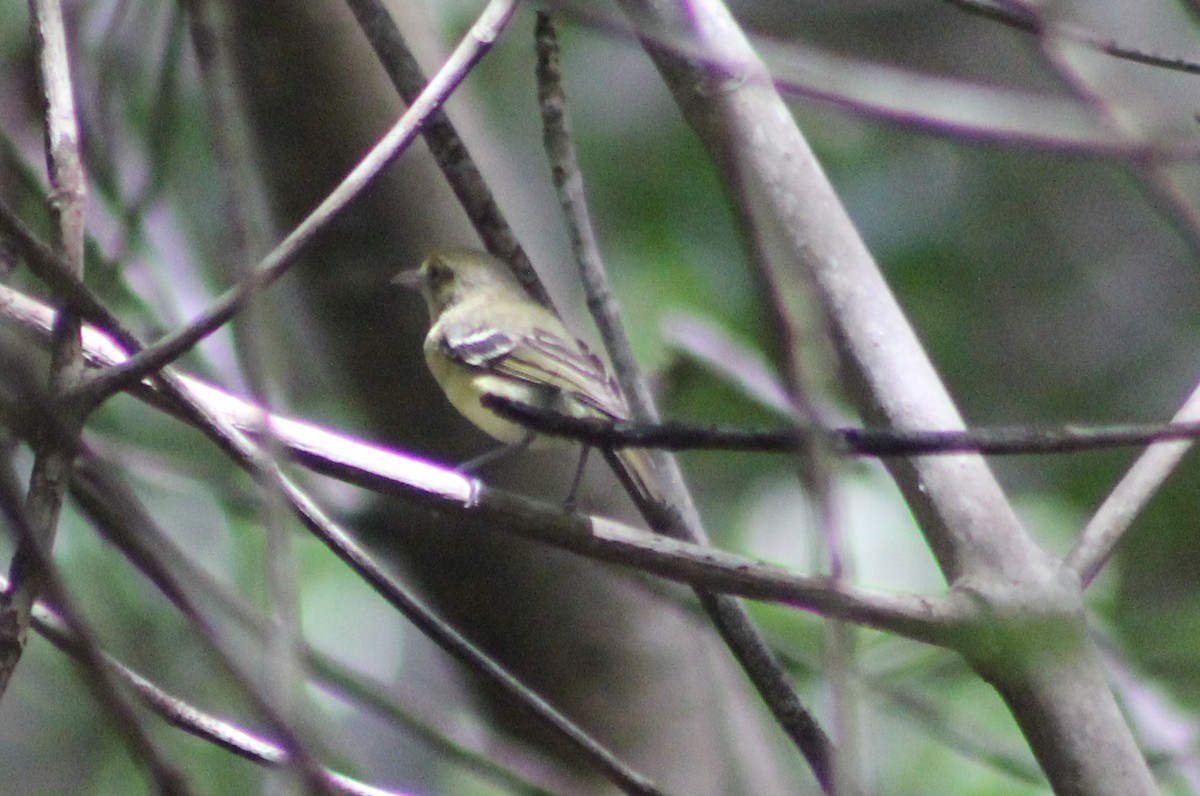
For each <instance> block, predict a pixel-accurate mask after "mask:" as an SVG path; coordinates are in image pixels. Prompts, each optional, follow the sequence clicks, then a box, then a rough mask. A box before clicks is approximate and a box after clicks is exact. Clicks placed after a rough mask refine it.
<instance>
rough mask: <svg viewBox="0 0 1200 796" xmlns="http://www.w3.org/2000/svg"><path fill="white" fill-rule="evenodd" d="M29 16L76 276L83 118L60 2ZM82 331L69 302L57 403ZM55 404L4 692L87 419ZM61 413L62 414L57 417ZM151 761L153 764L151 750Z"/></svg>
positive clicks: (36, 475) (49, 149)
mask: <svg viewBox="0 0 1200 796" xmlns="http://www.w3.org/2000/svg"><path fill="white" fill-rule="evenodd" d="M29 14H30V22H31V29H32V34H33V39H34V49H35V52H36V53H37V59H38V70H39V71H38V74H39V77H40V79H41V89H42V99H43V105H44V115H45V120H46V127H45V139H46V140H45V148H46V164H47V170H48V171H49V175H50V211H51V214H52V215H53V216H54V218H55V221H56V225H55V231H56V236H55V237H56V240H55V246H56V249H57V251H58V252H59V253H60V254H61V255H62V259H63V261H64V265H65V267H66V270H67V271H68V272H69V273H70V274H71V275H72V276H74V277H75V278H77V279H78V278H81V277H82V275H83V243H84V212H85V209H86V205H87V184H86V178H85V176H84V169H83V161H82V159H81V157H80V151H79V150H80V142H79V121H78V119H77V117H76V113H75V101H74V96H73V89H72V82H71V69H70V64H69V62H68V57H67V34H66V30H65V28H64V25H63V16H62V7H61V6H60V5H59V3H58V2H57V0H30V3H29ZM79 330H80V320H79V317H78V316H77V315H76V314H75V313H74V312H73V311H71V310H70V309H67V308H64V309H63V310H61V311H60V312H59V313H58V314H57V315H56V317H55V320H54V328H53V333H52V344H51V361H50V377H49V380H48V383H49V385H50V390H49V392H50V399H51V400H52V401H55V402H57V401H58V398H59V396H60V395H61V394H62V393H63V392H65V391H66V390H68V389H70V388H71V387H72V386H73V385H74V384H75V383H76V382H77V381H78V379H79V378H80V374H81V373H82V372H83V356H82V353H81V348H82V345H81V342H80V338H79V334H80V331H79ZM56 409H57V411H56V412H49V413H46V417H47V419H48V421H53V422H47V423H46V424H45V426H46V427H44V428H41V429H38V431H37V433H36V436H35V438H34V441H33V449H34V462H33V471H32V473H31V474H30V477H29V489H28V493H27V495H26V500H25V507H24V513H25V519H26V521H27V523H28V527H27V528H26V530H27V531H28V533H25V534H22V535H21V537H20V538H18V539H17V547H16V553H15V555H14V556H13V559H12V562H11V565H10V569H9V582H10V585H9V588H8V589H6V590H5V591H4V593H3V594H0V695H3V694H4V693H5V692H6V691H7V689H8V684H9V682H10V678H11V677H12V674H13V671H14V670H15V669H16V666H17V663H18V661H19V660H20V657H21V653H22V652H23V650H24V648H25V640H26V638H27V634H28V627H29V620H30V611H31V610H32V608H33V603H34V601H35V600H36V599H37V596H38V593H39V592H40V591H41V589H42V587H43V585H44V584H43V581H45V580H46V579H47V578H50V577H51V573H50V572H49V571H48V570H46V569H45V566H46V565H45V561H46V559H47V558H48V557H49V551H50V550H52V549H53V547H54V537H55V535H56V534H57V530H58V520H59V515H60V513H61V510H62V501H63V496H64V495H65V494H66V490H67V483H68V482H69V481H70V478H71V460H72V455H73V452H74V447H75V443H76V441H77V439H78V436H79V428H78V426H79V424H80V423H81V422H82V419H81V418H80V417H79V416H77V415H76V414H75V413H72V412H71V411H70V410H69V409H68V408H67V407H66V406H62V407H61V408H58V407H56ZM58 412H61V417H58V416H56V415H57V414H58ZM135 751H138V749H137V748H136V747H135ZM143 751H145V750H143ZM147 762H150V763H153V762H154V757H153V755H152V754H151V756H150V757H148V758H147Z"/></svg>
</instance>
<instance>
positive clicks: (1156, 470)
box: [1063, 387, 1200, 586]
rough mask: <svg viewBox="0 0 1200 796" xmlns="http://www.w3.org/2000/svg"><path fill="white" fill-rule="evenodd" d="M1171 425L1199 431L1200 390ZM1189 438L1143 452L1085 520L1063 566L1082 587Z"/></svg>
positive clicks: (1184, 450)
mask: <svg viewBox="0 0 1200 796" xmlns="http://www.w3.org/2000/svg"><path fill="white" fill-rule="evenodd" d="M1172 422H1173V423H1175V424H1178V425H1180V426H1183V427H1185V428H1186V427H1191V428H1194V429H1197V430H1200V387H1197V388H1196V389H1195V390H1193V391H1192V394H1191V395H1190V396H1188V399H1187V401H1185V402H1184V404H1183V406H1182V407H1180V409H1179V411H1178V412H1176V413H1175V417H1174V418H1173V419H1172ZM1196 436H1200V435H1196ZM1160 439H1166V438H1165V437H1163V438H1160ZM1178 439H1183V438H1182V437H1180V438H1178ZM1192 439H1195V436H1192V435H1189V436H1188V438H1187V440H1188V441H1183V442H1158V443H1157V444H1155V445H1153V446H1152V447H1151V448H1150V449H1149V450H1147V451H1146V452H1144V453H1143V454H1142V455H1141V456H1140V457H1139V458H1138V460H1137V461H1136V462H1134V464H1133V466H1132V467H1130V468H1129V470H1128V472H1126V473H1125V475H1124V476H1123V477H1122V478H1121V480H1120V482H1118V483H1117V485H1116V486H1115V487H1114V488H1113V490H1112V492H1110V493H1109V494H1108V497H1106V498H1105V499H1104V502H1103V503H1101V504H1100V508H1099V509H1097V510H1096V513H1095V514H1094V515H1092V518H1091V519H1090V520H1088V523H1087V525H1086V526H1084V529H1083V533H1081V534H1080V535H1079V538H1078V539H1077V540H1076V541H1075V545H1074V546H1073V547H1072V548H1071V552H1070V553H1068V554H1067V557H1066V559H1065V560H1064V561H1063V566H1064V567H1066V568H1067V569H1068V570H1070V571H1071V572H1074V573H1075V574H1076V575H1077V576H1078V577H1079V580H1080V581H1081V582H1082V583H1083V584H1084V585H1085V586H1086V585H1088V584H1089V583H1091V582H1092V581H1093V580H1094V579H1095V578H1096V575H1098V574H1099V573H1100V570H1101V569H1103V568H1104V564H1105V563H1106V562H1107V561H1108V559H1109V558H1110V557H1111V556H1112V554H1113V551H1114V550H1116V548H1117V545H1118V544H1120V542H1121V540H1122V539H1123V538H1124V537H1125V534H1126V533H1127V532H1128V531H1129V528H1130V526H1132V525H1133V521H1134V519H1135V518H1136V517H1137V515H1138V514H1139V513H1140V512H1141V510H1142V509H1143V508H1145V506H1146V504H1147V503H1149V502H1150V498H1152V497H1153V496H1154V495H1155V494H1156V493H1157V492H1158V490H1159V488H1160V487H1161V486H1162V485H1163V483H1164V482H1165V481H1166V480H1167V478H1168V477H1169V476H1170V475H1171V473H1172V472H1174V471H1175V467H1176V466H1177V465H1178V464H1179V462H1180V460H1181V459H1183V457H1184V455H1185V454H1186V453H1187V452H1188V451H1189V450H1191V448H1192V443H1191V441H1190V440H1192Z"/></svg>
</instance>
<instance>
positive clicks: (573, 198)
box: [535, 13, 832, 791]
mask: <svg viewBox="0 0 1200 796" xmlns="http://www.w3.org/2000/svg"><path fill="white" fill-rule="evenodd" d="M535 35H536V40H537V50H538V69H537V77H538V100H539V106H540V108H541V113H542V122H543V130H544V140H545V145H546V152H547V155H548V157H549V160H550V165H551V172H552V174H553V176H554V184H555V188H556V189H557V191H558V196H559V202H560V203H561V204H562V207H563V215H564V217H565V219H566V223H567V229H568V232H569V235H570V238H571V244H572V248H573V249H574V250H575V257H576V261H577V262H578V263H579V267H580V273H581V276H582V282H583V286H584V290H585V292H586V294H587V301H588V309H589V310H590V311H591V314H592V317H593V319H594V320H595V322H596V326H597V328H598V329H599V331H600V335H601V338H602V339H603V340H604V344H605V347H606V349H607V351H608V355H609V358H610V359H611V360H612V362H613V368H614V370H615V371H616V375H617V380H618V382H619V383H620V385H621V388H622V391H623V392H624V394H625V396H626V398H627V400H628V402H629V409H630V416H631V417H632V418H633V419H634V420H638V421H643V422H654V421H657V420H658V418H659V415H658V410H657V408H656V407H655V405H654V398H653V395H652V394H651V392H650V386H649V383H648V382H647V380H646V378H645V376H644V375H643V374H642V372H641V369H640V368H639V367H638V364H637V360H636V359H635V357H634V355H633V346H632V345H631V344H630V342H629V338H628V336H627V335H626V333H625V327H624V325H623V324H622V323H621V318H620V312H619V311H618V309H617V303H616V299H615V298H614V296H613V293H612V290H611V288H610V287H609V284H608V276H607V274H606V273H605V269H604V265H603V262H602V259H601V257H600V251H599V247H598V246H597V244H596V237H595V234H594V232H593V231H592V225H591V220H590V217H589V213H588V209H587V200H586V198H585V195H584V191H583V174H582V172H581V171H580V169H579V164H578V159H577V157H576V154H575V144H574V139H573V137H572V135H571V130H570V125H569V123H568V118H567V114H566V108H565V106H566V92H565V90H564V88H563V83H562V69H561V66H560V64H559V47H558V34H557V32H556V30H555V26H554V22H553V19H552V18H551V17H550V16H549V15H548V14H546V13H539V14H538V19H537V30H536V34H535ZM604 452H605V458H606V459H607V460H608V462H609V464H610V465H611V466H612V467H613V469H614V470H616V472H617V474H618V476H622V474H623V473H624V468H625V465H624V463H623V462H622V460H621V457H620V456H618V455H615V454H614V452H613V451H612V449H611V448H604ZM648 458H649V460H650V464H651V466H652V469H653V471H654V472H655V474H656V476H657V483H655V484H650V485H648V486H649V487H650V488H651V489H652V490H653V492H654V494H653V495H642V494H641V491H640V490H638V489H636V488H633V484H632V482H631V481H630V479H629V478H626V477H622V478H621V480H622V483H623V484H625V485H626V487H627V491H628V492H629V494H630V497H632V498H633V500H634V503H635V504H636V505H637V507H638V509H639V511H640V512H641V514H642V516H643V517H644V518H645V520H646V522H647V523H648V524H649V525H650V527H652V528H654V529H655V530H656V531H658V532H659V533H663V534H666V535H667V536H669V537H671V538H674V539H680V540H684V541H687V542H692V543H695V544H698V545H701V546H703V545H706V544H707V541H708V540H707V533H706V532H705V530H704V525H703V523H702V521H701V519H700V513H699V512H698V511H697V510H696V505H695V501H694V500H693V499H692V495H691V493H690V492H689V491H688V489H687V485H686V483H685V482H684V479H683V473H682V471H681V470H680V469H679V464H678V462H676V461H675V459H674V457H672V456H670V455H669V454H667V453H666V452H665V451H662V450H658V451H651V452H650V453H649V454H648ZM696 596H697V597H698V598H699V600H700V604H701V606H703V607H704V610H705V611H706V612H707V613H708V615H709V616H710V618H711V619H712V621H713V623H714V624H715V626H716V628H717V631H718V632H719V633H720V635H721V638H722V639H723V640H724V642H725V644H726V645H727V646H728V647H729V649H730V651H731V652H732V653H733V656H734V658H735V659H736V660H737V661H738V663H739V664H740V665H741V666H742V668H743V669H744V670H745V672H746V674H747V675H748V676H749V677H750V680H751V682H752V683H753V684H754V687H755V688H756V689H757V691H758V693H759V695H760V696H761V697H762V699H763V701H764V702H766V704H767V706H768V708H769V709H770V710H771V712H772V714H773V715H774V716H775V719H776V721H778V722H779V724H780V726H781V727H783V729H784V731H785V732H786V733H787V734H788V736H789V737H790V738H791V740H792V742H793V743H794V744H795V745H796V746H797V748H798V749H799V750H800V752H801V754H803V755H804V757H805V759H806V760H808V762H809V765H810V766H811V767H812V769H813V772H814V775H815V776H816V778H817V780H818V781H819V782H820V783H821V785H822V787H823V788H824V789H825V790H826V791H829V790H830V789H831V787H832V776H831V771H830V768H831V763H830V761H831V759H832V753H831V749H830V742H829V739H828V737H827V736H826V735H825V732H824V730H823V729H822V728H821V726H820V724H819V723H818V722H817V720H816V718H815V717H814V716H813V715H812V714H811V712H810V711H809V710H808V708H807V707H806V706H805V705H804V703H803V701H801V699H800V696H799V694H798V693H797V692H796V689H795V686H794V685H793V684H792V682H791V681H790V679H789V678H788V676H787V673H786V672H784V670H783V668H782V667H781V666H780V665H779V664H778V662H777V661H776V660H775V659H774V656H773V655H772V653H771V650H770V648H769V647H768V646H767V643H766V640H765V639H764V638H763V636H762V634H761V633H760V632H759V630H758V628H757V627H756V626H755V625H754V622H753V621H752V620H751V618H750V616H749V614H748V613H746V611H745V609H744V608H743V607H742V606H741V605H740V604H739V603H738V602H737V601H736V600H734V599H733V598H731V597H729V596H726V595H721V594H713V593H709V592H707V591H705V590H703V589H698V590H697V595H696Z"/></svg>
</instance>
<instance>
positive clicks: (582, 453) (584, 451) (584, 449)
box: [563, 445, 592, 511]
mask: <svg viewBox="0 0 1200 796" xmlns="http://www.w3.org/2000/svg"><path fill="white" fill-rule="evenodd" d="M591 452H592V448H591V446H590V445H582V446H580V450H579V464H577V465H575V477H574V478H572V479H571V490H570V491H569V492H567V496H566V498H565V499H564V500H563V509H565V510H566V511H574V510H575V493H576V492H578V491H579V484H580V482H581V481H583V469H584V467H586V466H587V460H588V454H589V453H591Z"/></svg>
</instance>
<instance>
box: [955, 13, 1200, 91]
mask: <svg viewBox="0 0 1200 796" xmlns="http://www.w3.org/2000/svg"><path fill="white" fill-rule="evenodd" d="M943 2H945V3H947V4H949V5H952V6H954V7H956V8H958V9H959V10H961V11H964V12H966V13H968V14H973V15H975V16H978V17H982V18H984V19H990V20H991V21H993V22H999V23H1000V24H1001V25H1005V26H1007V27H1010V28H1012V29H1013V30H1019V31H1021V32H1023V33H1032V34H1034V35H1040V34H1041V33H1042V24H1041V21H1040V20H1039V19H1038V18H1037V15H1036V14H1033V13H1031V12H1030V11H1029V10H1028V9H1020V10H1018V9H1019V7H1015V6H1000V5H993V4H992V3H986V2H979V0H943ZM1063 33H1064V35H1065V36H1067V37H1068V38H1070V40H1071V41H1074V42H1076V43H1079V44H1083V45H1085V46H1087V47H1089V48H1091V49H1093V50H1095V51H1096V52H1099V53H1104V54H1105V55H1111V56H1112V57H1113V58H1118V59H1120V60H1123V61H1130V62H1131V63H1135V64H1142V65H1144V66H1156V67H1159V68H1160V69H1167V70H1170V71H1173V72H1183V73H1184V74H1187V75H1197V74H1200V63H1196V62H1195V61H1189V60H1188V59H1186V58H1180V57H1168V56H1163V55H1153V54H1151V53H1147V52H1144V51H1142V50H1139V49H1136V48H1134V47H1126V46H1124V45H1122V44H1118V43H1117V42H1115V41H1112V40H1110V39H1103V38H1101V37H1099V36H1097V35H1096V34H1094V33H1090V32H1087V31H1082V30H1071V31H1064V32H1063Z"/></svg>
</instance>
